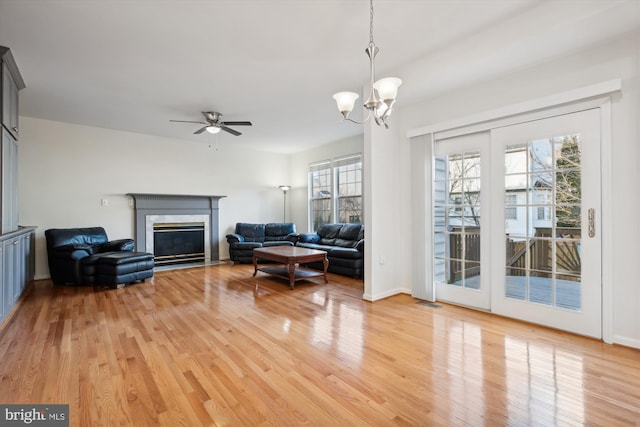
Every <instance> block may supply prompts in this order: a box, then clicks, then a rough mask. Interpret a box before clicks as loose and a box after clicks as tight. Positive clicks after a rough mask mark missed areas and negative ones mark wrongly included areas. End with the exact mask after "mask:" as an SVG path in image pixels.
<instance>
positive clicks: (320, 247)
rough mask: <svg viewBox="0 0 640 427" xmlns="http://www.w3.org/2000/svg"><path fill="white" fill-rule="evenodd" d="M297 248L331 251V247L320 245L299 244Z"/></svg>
mask: <svg viewBox="0 0 640 427" xmlns="http://www.w3.org/2000/svg"><path fill="white" fill-rule="evenodd" d="M297 246H300V247H301V248H307V249H317V250H319V251H328V250H329V249H331V246H325V245H320V244H318V243H304V242H298V244H297Z"/></svg>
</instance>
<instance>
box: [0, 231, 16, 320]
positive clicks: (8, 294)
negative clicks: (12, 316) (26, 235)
mask: <svg viewBox="0 0 640 427" xmlns="http://www.w3.org/2000/svg"><path fill="white" fill-rule="evenodd" d="M14 240H15V239H8V240H5V241H4V242H3V244H2V259H3V265H4V268H3V269H2V287H3V292H2V293H3V295H4V301H3V306H4V316H5V317H6V316H7V315H8V314H9V312H10V311H11V308H12V307H13V303H14V301H15V300H14V284H13V282H14V277H15V275H14V270H13V256H14V252H13V246H14V245H13V241H14Z"/></svg>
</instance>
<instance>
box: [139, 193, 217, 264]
mask: <svg viewBox="0 0 640 427" xmlns="http://www.w3.org/2000/svg"><path fill="white" fill-rule="evenodd" d="M127 196H130V197H131V198H133V201H134V211H135V242H136V250H137V251H143V252H152V251H148V250H147V248H153V241H151V242H148V239H152V238H153V237H149V236H153V234H152V233H151V234H149V233H148V232H147V231H148V228H149V225H151V228H153V222H165V221H166V222H170V221H183V222H190V221H194V220H197V221H198V222H205V233H206V235H205V245H206V246H207V247H205V254H206V255H205V264H207V263H210V262H217V261H219V256H220V255H219V244H220V238H219V227H218V219H219V214H218V212H219V210H218V202H219V201H220V199H221V198H223V197H225V196H207V195H187V194H149V193H128V194H127ZM167 220H168V221H167ZM207 220H208V222H207ZM207 243H208V245H207Z"/></svg>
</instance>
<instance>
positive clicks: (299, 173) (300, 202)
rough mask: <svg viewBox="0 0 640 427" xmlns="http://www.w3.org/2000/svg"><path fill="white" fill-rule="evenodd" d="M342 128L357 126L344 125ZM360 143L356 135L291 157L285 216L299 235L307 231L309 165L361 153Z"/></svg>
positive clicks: (358, 136) (359, 138) (360, 136)
mask: <svg viewBox="0 0 640 427" xmlns="http://www.w3.org/2000/svg"><path fill="white" fill-rule="evenodd" d="M344 126H359V125H355V124H351V123H344ZM362 141H363V139H362V135H356V136H354V137H352V138H347V139H343V140H340V141H336V142H332V143H329V144H326V145H323V146H321V147H317V148H314V149H312V150H307V151H302V152H299V153H296V154H292V155H291V175H290V177H291V191H290V192H289V193H290V196H289V198H288V202H287V204H288V209H289V212H290V213H288V214H287V215H291V218H292V220H293V222H295V224H296V230H297V231H298V232H299V233H306V232H308V231H309V202H308V200H309V199H308V197H309V181H308V172H309V165H310V164H311V163H316V162H321V161H323V160H332V159H336V158H339V157H344V156H348V155H350V154H357V153H362V149H363V146H362ZM365 226H366V225H365ZM366 232H367V231H366V230H365V233H366ZM365 235H366V234H365ZM365 241H366V240H365Z"/></svg>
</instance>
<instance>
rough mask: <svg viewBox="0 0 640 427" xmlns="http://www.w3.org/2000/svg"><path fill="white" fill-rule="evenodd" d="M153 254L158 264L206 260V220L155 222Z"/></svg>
mask: <svg viewBox="0 0 640 427" xmlns="http://www.w3.org/2000/svg"><path fill="white" fill-rule="evenodd" d="M153 255H154V260H155V263H156V265H158V266H160V265H171V264H186V263H194V262H204V261H205V250H204V222H181V223H156V224H153Z"/></svg>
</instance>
